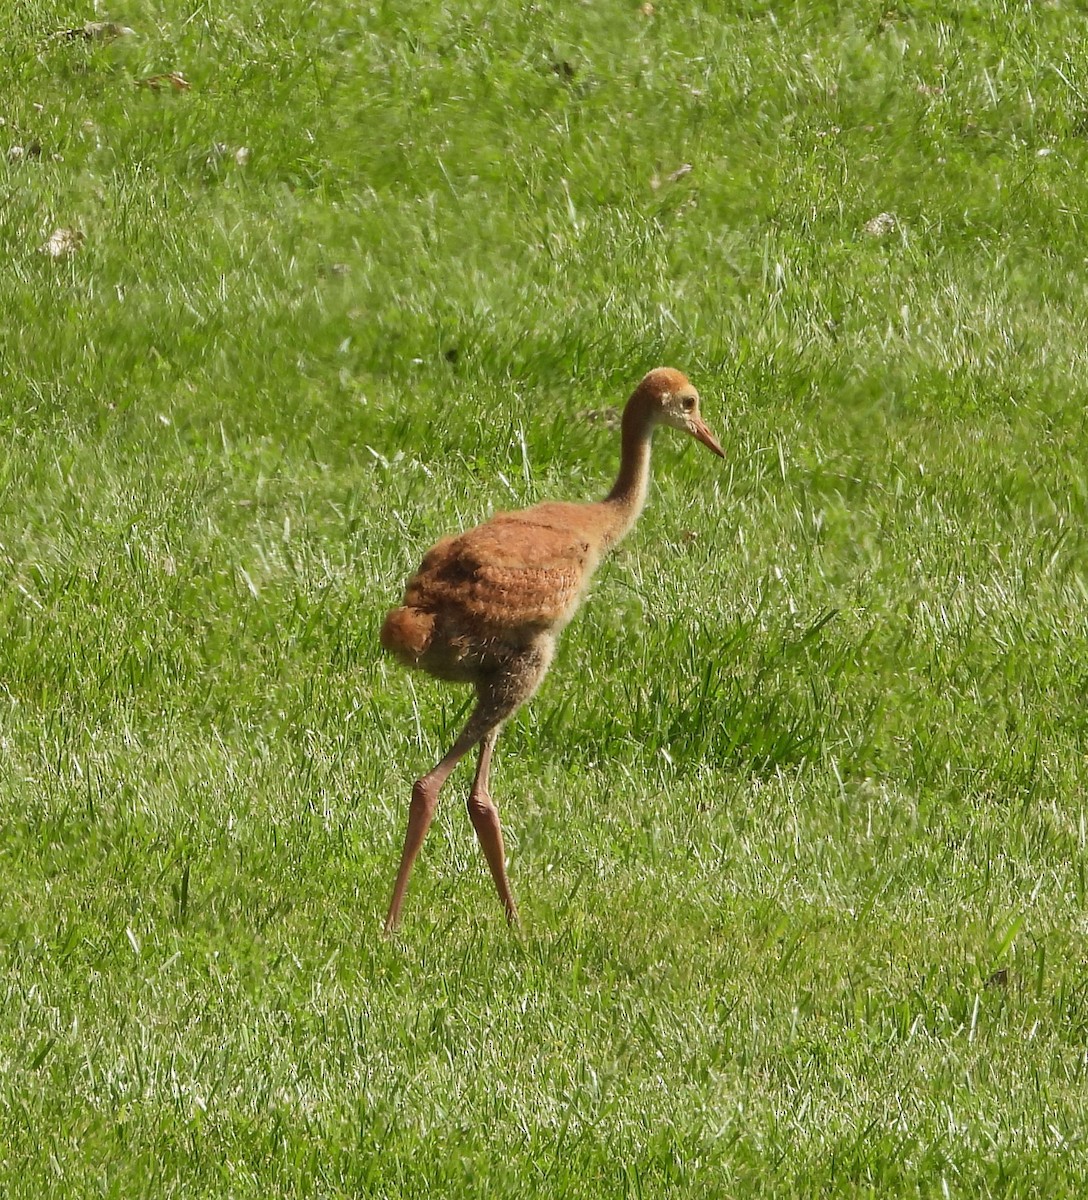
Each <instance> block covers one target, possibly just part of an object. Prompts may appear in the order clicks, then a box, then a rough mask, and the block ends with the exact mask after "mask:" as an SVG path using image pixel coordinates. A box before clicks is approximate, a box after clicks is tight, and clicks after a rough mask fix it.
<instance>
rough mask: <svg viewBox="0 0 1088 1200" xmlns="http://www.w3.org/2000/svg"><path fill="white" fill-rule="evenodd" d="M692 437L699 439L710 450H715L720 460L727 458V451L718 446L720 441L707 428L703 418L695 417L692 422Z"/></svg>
mask: <svg viewBox="0 0 1088 1200" xmlns="http://www.w3.org/2000/svg"><path fill="white" fill-rule="evenodd" d="M691 434H692V437H695V438H698V440H699V441H700V442H702V443H703V445H704V446H706V448H707V449H708V450H713V451H714V453H715V454H716V455H717V456H718V457H719V458H725V451H724V450H723V449H722V448H721V446H720V445H719V444H718V439H717V438H716V437H715V436H714V435H713V434H712V433H711V432H710V430H709V429H708V428H707V426H706V423H705V422H704V421H703V419H702V417H695V418H693V420H692V422H691Z"/></svg>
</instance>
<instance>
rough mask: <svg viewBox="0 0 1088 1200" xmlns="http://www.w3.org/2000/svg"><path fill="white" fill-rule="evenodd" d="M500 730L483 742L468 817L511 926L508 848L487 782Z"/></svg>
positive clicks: (513, 912)
mask: <svg viewBox="0 0 1088 1200" xmlns="http://www.w3.org/2000/svg"><path fill="white" fill-rule="evenodd" d="M498 736H499V731H498V729H497V728H496V729H492V730H491V732H490V733H488V734H487V735H486V736H485V737H484V739H483V741H482V742H481V743H480V760H479V762H478V763H477V765H476V778H475V779H474V780H473V781H472V791H471V792H469V796H468V815H469V817H470V818H471V819H472V827H473V829H475V830H476V836H477V838H479V840H480V846H481V848H482V849H483V852H484V858H486V859H487V865H488V867H489V868H490V870H491V878H492V879H493V880H494V881H495V889H496V890H497V891H498V893H499V899H500V900H501V901H502V905H503V908H504V909H505V910H506V919H507V921H509V922H510V924H511V925H516V924H517V923H518V910H517V905H515V904H514V895H513V893H512V892H511V891H510V881H509V880H508V879H507V878H506V849H505V847H504V846H503V841H502V826H501V825H500V824H499V810H498V809H497V808H496V807H495V802H494V801H493V800H492V799H491V793H490V792H489V790H488V785H487V779H488V773H489V771H490V770H491V752H492V750H494V748H495V742H496V740H497V739H498Z"/></svg>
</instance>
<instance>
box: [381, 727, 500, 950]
mask: <svg viewBox="0 0 1088 1200" xmlns="http://www.w3.org/2000/svg"><path fill="white" fill-rule="evenodd" d="M478 711H479V710H478V709H477V712H476V713H473V715H472V716H471V717H470V718H469V722H468V724H467V725H466V726H465V728H464V732H463V733H462V734H461V736H460V737H459V738H458V739H457V741H456V742H454V744H453V748H452V749H451V750H450V752H449V754H447V755H446V757H445V758H444V759H442V761H441V762H440V763H439V764H438V765H437V766H436V767H434V768H432V769H431V770H430V771H428V772H427V774H426V775H424V776H423V778H422V779H417V780H416V782H415V784H414V786H413V787H412V803H411V805H410V807H409V809H408V828H407V830H406V831H405V834H404V849H403V850H402V851H401V856H400V868H399V870H398V871H397V881H396V883H395V884H394V885H393V898H392V900H390V901H389V911H388V912H387V913H386V915H385V932H386V933H392V932H393V930H395V929H396V927H397V926H398V925H399V924H400V910H401V906H402V905H403V904H404V893H405V891H406V890H407V888H408V876H409V875H411V873H412V866H413V865H414V863H415V861H416V855H417V854H418V853H419V848H420V846H422V845H423V839H424V838H425V837H426V836H427V830H428V829H430V827H431V820H432V818H433V817H434V810H435V808H436V807H437V806H438V793H439V792H440V791H441V790H442V785H443V784H444V783H445V782H446V780H447V779H448V778H449V776H450V773H451V772H452V771H453V768H454V767H456V766H457V764H458V763H459V762H460V761H461V759H462V758H464V757H465V755H466V754H467V753H468V752H469V751H470V750H471V749H472V747H473V746H475V745H476V743H477V742H478V741H479V740H480V738H481V736H483V734H484V733H486V729H481V728H480V724H479V722H478V720H477V714H478Z"/></svg>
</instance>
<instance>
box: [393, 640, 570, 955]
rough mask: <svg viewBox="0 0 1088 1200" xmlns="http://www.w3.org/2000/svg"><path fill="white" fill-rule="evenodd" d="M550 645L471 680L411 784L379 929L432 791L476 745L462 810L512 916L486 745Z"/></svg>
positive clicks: (524, 695)
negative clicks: (456, 719)
mask: <svg viewBox="0 0 1088 1200" xmlns="http://www.w3.org/2000/svg"><path fill="white" fill-rule="evenodd" d="M554 649H555V642H554V639H552V638H550V637H541V638H539V639H538V640H537V642H536V644H535V645H533V646H531V647H529V648H527V649H525V650H522V651H521V652H520V653H518V654H517V655H513V656H511V657H510V659H508V660H507V661H505V662H504V663H503V669H502V670H498V671H496V672H495V673H494V674H492V675H491V676H490V677H489V678H487V679H484V680H480V681H479V682H477V684H476V696H477V701H476V707H475V708H474V709H473V711H472V715H471V716H470V717H469V719H468V724H467V725H466V726H465V728H464V729H463V730H462V732H461V736H460V737H459V738H458V739H457V741H456V742H454V744H453V747H452V749H451V750H450V752H449V753H448V754H447V755H446V757H445V758H444V759H442V761H441V762H440V763H438V765H437V766H435V767H433V768H432V769H431V770H430V771H428V772H427V774H426V775H424V776H423V777H422V778H421V779H417V780H416V782H415V786H414V787H413V788H412V803H411V805H410V806H409V809H408V828H407V830H406V831H405V834H404V849H403V850H402V851H401V856H400V867H399V869H398V870H397V879H396V883H394V885H393V898H392V899H391V900H390V901H389V911H388V912H387V913H386V916H385V932H386V933H387V934H388V933H392V932H393V931H394V930H395V929H396V928H397V926H398V925H399V924H400V911H401V908H402V906H403V904H404V893H405V892H406V891H407V889H408V877H409V876H410V875H411V873H412V867H413V865H414V864H415V861H416V856H417V855H418V854H419V848H420V846H422V845H423V839H424V838H425V837H426V836H427V830H428V829H429V828H430V827H431V820H432V818H433V817H434V810H435V808H436V807H437V805H438V793H439V792H440V791H441V790H442V785H443V784H444V783H445V782H446V780H447V779H448V778H449V777H450V774H451V773H452V771H453V769H454V767H456V766H457V764H458V763H459V762H460V761H461V759H462V758H464V757H465V755H466V754H467V753H468V752H469V751H470V750H471V749H472V747H473V746H475V745H476V744H477V743H481V745H480V761H479V763H478V764H477V767H476V778H475V780H474V781H473V784H472V791H471V793H470V795H469V802H468V811H469V815H470V816H471V818H472V824H473V827H474V828H475V830H476V836H477V837H478V838H479V840H480V845H481V846H482V847H483V852H484V856H485V857H486V858H487V865H488V867H490V869H491V876H492V878H493V879H494V880H495V887H496V888H497V889H498V893H499V898H500V899H501V900H502V903H503V907H504V908H505V909H506V917H507V920H508V921H510V922H511V923H514V922H516V921H517V909H516V907H515V906H514V897H513V896H512V895H511V893H510V883H509V881H508V880H507V878H506V863H505V852H504V848H503V842H502V828H501V827H500V825H499V814H498V810H497V809H496V808H495V805H494V802H493V801H492V799H491V797H490V795H489V794H488V790H487V776H488V771H489V769H490V766H491V751H492V750H493V749H494V747H495V739H496V738H497V737H498V736H499V729H500V728H501V727H502V723H503V721H505V720H506V718H507V717H509V716H510V715H511V713H513V712H515V711H516V710H517V708H518V707H519V706H520V705H522V704H524V703H525V701H526V700H528V699H529V697H530V696H531V695H532V694H533V692H535V691H536V689H537V686H538V685H539V683H540V681H541V680H542V679H543V678H544V674H545V672H546V671H547V669H548V664H549V662H551V657H552V652H553V651H554Z"/></svg>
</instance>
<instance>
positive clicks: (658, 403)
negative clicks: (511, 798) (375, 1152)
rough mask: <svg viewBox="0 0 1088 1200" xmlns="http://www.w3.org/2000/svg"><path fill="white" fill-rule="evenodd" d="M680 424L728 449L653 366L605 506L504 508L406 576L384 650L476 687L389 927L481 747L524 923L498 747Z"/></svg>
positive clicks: (486, 836) (496, 858)
mask: <svg viewBox="0 0 1088 1200" xmlns="http://www.w3.org/2000/svg"><path fill="white" fill-rule="evenodd" d="M659 424H665V425H672V426H674V427H675V428H679V429H682V430H683V431H685V432H687V433H689V434H691V435H692V436H693V437H695V438H697V439H698V440H699V441H701V442H702V443H703V444H704V445H706V446H707V447H709V448H710V449H711V450H713V451H714V453H716V454H718V455H721V454H722V449H721V447H720V446H719V445H718V443H717V441H716V439H715V438H714V435H713V434H712V433H711V432H710V430H709V429H708V428H707V426H706V425H705V423H704V422H703V420H702V418H701V416H700V415H699V397H698V393H697V392H696V391H695V389H694V388H693V387H692V385H691V384H690V383H689V381H688V380H687V378H686V377H685V376H684V375H683V374H681V373H680V372H679V371H674V370H672V369H670V368H666V367H662V368H658V369H657V370H654V371H651V372H650V373H649V374H648V375H646V376H645V378H644V379H643V380H642V382H641V383H640V384H639V385H638V387H637V388H636V389H635V391H634V392H633V393H632V395H631V397H630V399H629V400H628V402H627V406H626V408H625V409H624V415H623V424H622V439H621V452H620V471H619V475H618V477H617V479H616V483H615V486H614V487H613V488H612V490H611V491H610V492H609V494H608V495H607V496H606V497H605V499H604V500H602V501H599V502H596V503H586V504H574V503H565V502H556V501H551V502H547V503H544V504H536V505H534V506H533V507H532V508H527V509H523V510H521V511H520V512H512V513H496V514H495V515H494V516H493V517H491V519H490V520H488V521H485V522H484V523H483V524H482V525H478V526H477V527H476V528H474V529H469V530H467V531H466V532H464V533H460V534H454V535H453V536H450V537H446V538H443V539H442V540H441V541H440V542H438V543H437V544H436V545H435V546H433V547H432V548H431V549H430V550H429V551H428V552H427V554H426V555H425V556H424V558H423V561H422V563H421V564H420V567H419V570H418V571H416V573H415V574H414V575H413V576H412V577H411V579H409V581H408V584H407V587H406V588H405V593H404V600H403V603H402V604H401V606H400V607H398V608H395V609H393V610H392V611H391V612H390V613H389V615H388V616H387V617H386V619H385V622H384V624H383V625H382V630H381V642H382V645H383V646H384V647H385V648H386V649H387V650H389V651H390V652H391V653H393V654H394V655H396V657H397V658H398V659H399V660H400V661H401V662H403V663H405V664H406V665H407V666H410V667H416V668H419V669H421V670H424V671H426V672H428V673H429V674H431V675H434V676H436V677H437V678H439V679H446V680H451V681H454V682H459V683H471V684H472V685H473V686H474V687H475V689H476V707H475V708H474V710H473V712H472V715H471V716H470V717H469V720H468V724H467V725H466V726H465V729H464V731H463V732H462V733H461V736H460V737H459V738H458V739H457V741H456V742H455V743H454V745H453V747H452V749H451V750H450V752H449V753H448V754H447V755H446V756H445V758H443V759H442V761H441V762H440V763H438V765H437V766H435V767H434V768H433V769H432V770H431V771H430V772H428V773H427V774H426V775H424V776H423V777H422V778H421V779H419V780H417V781H416V783H415V786H414V788H413V791H412V803H411V806H410V809H409V817H408V830H407V833H406V835H405V842H404V850H403V853H402V855H401V863H400V869H399V870H398V873H397V879H396V883H395V885H394V889H393V898H392V900H391V902H390V905H389V911H388V914H387V916H386V931H387V932H389V931H391V930H393V929H394V928H396V926H397V924H398V923H399V920H400V911H401V906H402V904H403V901H404V892H405V890H406V888H407V884H408V876H409V874H410V873H411V869H412V865H413V863H414V861H415V857H416V855H417V854H418V852H419V848H420V846H421V845H422V842H423V838H424V836H425V835H426V832H427V829H428V827H429V826H430V822H431V818H432V816H433V813H434V808H435V806H436V804H437V800H438V793H439V791H440V790H441V788H442V785H443V784H444V783H445V781H446V779H447V778H448V776H449V774H450V773H451V772H452V770H453V769H454V767H455V766H456V765H457V763H458V762H459V761H460V759H461V758H463V757H464V755H465V754H467V753H468V751H469V750H471V749H472V747H473V746H476V745H479V746H480V758H479V763H478V766H477V770H476V777H475V780H474V781H473V784H472V789H471V792H470V794H469V815H470V817H471V818H472V823H473V826H474V828H475V829H476V833H477V835H478V837H479V839H480V844H481V846H482V848H483V851H484V854H485V856H486V858H487V862H488V866H489V867H490V869H491V874H492V876H493V878H494V881H495V886H496V888H497V890H498V893H499V897H500V899H501V900H502V902H503V905H504V907H505V909H506V914H507V917H508V919H509V920H510V921H515V920H516V919H517V910H516V908H515V906H514V900H513V896H512V894H511V891H510V885H509V881H508V880H507V877H506V866H505V851H504V849H503V843H502V831H501V828H500V825H499V818H498V812H497V810H496V808H495V805H494V803H493V802H492V800H491V797H490V795H489V793H488V771H489V767H490V761H491V752H492V749H493V747H494V744H495V739H496V738H497V736H498V733H499V729H500V728H501V726H502V723H503V722H504V721H505V720H506V719H507V718H508V717H509V716H510V715H511V714H512V713H513V712H514V711H515V710H516V709H517V708H518V707H519V706H520V705H521V704H523V703H524V702H525V701H526V700H528V699H529V697H530V696H531V695H532V694H533V692H534V691H535V690H536V688H537V687H538V686H539V684H540V681H541V680H542V679H543V677H544V675H545V673H546V672H547V669H548V665H549V663H550V662H551V658H552V654H553V652H554V649H555V641H556V638H557V637H558V636H559V634H560V633H561V632H562V630H563V627H564V626H565V625H566V624H567V622H568V621H570V619H571V618H572V617H573V616H574V614H575V612H576V611H577V609H578V605H579V604H580V603H581V600H582V597H583V596H584V594H585V591H586V588H587V587H588V585H589V582H590V580H591V578H592V576H593V572H594V571H595V570H596V568H597V565H598V563H599V562H600V561H601V559H602V558H603V556H604V555H605V554H606V553H607V552H608V550H609V549H610V548H611V547H612V546H614V545H615V543H616V542H618V541H619V540H620V538H622V537H623V536H624V534H625V533H627V531H628V530H629V529H630V528H631V526H632V525H633V524H634V523H635V521H636V520H637V519H638V515H639V513H640V512H641V510H642V506H643V504H644V503H645V499H646V490H647V486H648V482H649V467H650V442H651V438H652V436H653V431H654V428H655V426H657V425H659Z"/></svg>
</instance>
